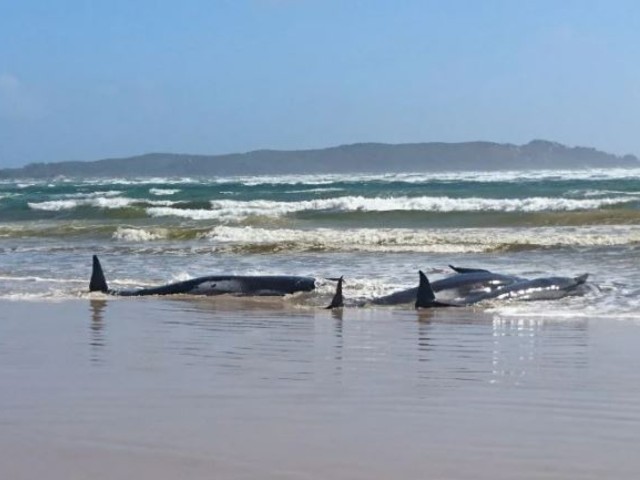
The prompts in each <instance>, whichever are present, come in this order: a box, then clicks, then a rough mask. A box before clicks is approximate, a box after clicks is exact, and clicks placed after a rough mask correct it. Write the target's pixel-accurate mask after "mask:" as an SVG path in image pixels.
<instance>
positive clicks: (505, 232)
mask: <svg viewBox="0 0 640 480" xmlns="http://www.w3.org/2000/svg"><path fill="white" fill-rule="evenodd" d="M204 237H205V238H207V239H210V240H214V241H216V242H219V243H222V244H225V243H226V244H233V245H243V244H249V245H273V246H276V247H277V248H279V249H281V250H283V251H285V250H298V251H299V250H310V249H311V250H336V251H355V252H431V253H480V252H488V251H494V250H496V249H499V248H501V247H505V246H506V247H509V246H530V247H551V246H553V247H562V246H591V247H594V246H611V245H626V244H629V243H639V242H640V230H638V229H637V228H636V227H634V226H618V227H612V226H602V227H600V226H598V227H583V228H580V229H579V230H577V229H575V228H572V227H541V228H523V229H517V230H514V229H509V228H468V229H467V228H465V229H430V230H415V229H405V228H391V229H380V228H357V229H346V230H342V229H340V230H339V229H331V228H318V229H313V230H294V229H268V228H255V227H229V226H217V227H215V228H213V229H212V230H210V231H209V232H208V233H207V234H206V235H205V236H204Z"/></svg>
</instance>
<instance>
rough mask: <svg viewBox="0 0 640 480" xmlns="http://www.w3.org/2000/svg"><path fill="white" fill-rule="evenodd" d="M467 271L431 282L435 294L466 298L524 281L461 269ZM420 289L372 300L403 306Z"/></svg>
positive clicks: (507, 276)
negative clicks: (473, 294)
mask: <svg viewBox="0 0 640 480" xmlns="http://www.w3.org/2000/svg"><path fill="white" fill-rule="evenodd" d="M460 270H463V271H464V270H466V272H463V273H457V274H454V275H450V276H448V277H445V278H442V279H440V280H436V281H435V282H431V283H430V286H431V289H432V290H433V291H434V292H442V291H444V290H449V291H450V292H447V293H448V294H449V296H453V297H465V296H467V295H470V294H472V293H480V292H482V293H485V292H490V291H494V290H496V289H499V288H502V287H504V286H506V285H511V284H513V283H518V282H521V281H523V280H524V279H523V278H521V277H516V276H513V275H502V274H500V273H494V272H490V271H488V270H480V269H460ZM418 288H419V287H412V288H407V289H405V290H400V291H398V292H393V293H391V294H389V295H385V296H383V297H377V298H374V299H373V300H371V303H372V304H373V305H401V304H404V303H412V302H414V301H415V300H416V295H417V294H418Z"/></svg>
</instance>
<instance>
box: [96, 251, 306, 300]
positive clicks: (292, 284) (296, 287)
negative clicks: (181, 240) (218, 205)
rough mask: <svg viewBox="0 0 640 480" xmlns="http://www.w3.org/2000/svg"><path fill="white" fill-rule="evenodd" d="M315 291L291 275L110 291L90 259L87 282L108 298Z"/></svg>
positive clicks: (215, 278) (227, 277) (303, 279)
mask: <svg viewBox="0 0 640 480" xmlns="http://www.w3.org/2000/svg"><path fill="white" fill-rule="evenodd" d="M315 287H316V279H315V278H313V277H298V276H292V275H271V276H269V275H210V276H206V277H198V278H193V279H191V280H185V281H182V282H175V283H169V284H166V285H161V286H158V287H150V288H136V289H127V290H113V289H111V288H109V287H108V285H107V280H106V279H105V276H104V273H103V271H102V266H101V265H100V260H98V257H97V256H96V255H94V256H93V271H92V273H91V280H90V281H89V291H90V292H96V291H97V292H103V293H108V294H109V295H119V296H124V297H139V296H145V295H174V294H180V293H182V294H187V295H222V294H225V293H227V294H231V295H242V296H249V295H252V296H282V295H287V294H290V293H296V292H310V291H312V290H314V289H315Z"/></svg>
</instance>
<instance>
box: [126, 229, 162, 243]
mask: <svg viewBox="0 0 640 480" xmlns="http://www.w3.org/2000/svg"><path fill="white" fill-rule="evenodd" d="M167 236H168V231H167V230H166V229H162V228H158V229H154V230H145V229H138V228H127V227H118V229H117V230H116V231H115V232H113V238H114V239H115V240H123V241H127V242H149V241H153V240H162V239H165V238H167Z"/></svg>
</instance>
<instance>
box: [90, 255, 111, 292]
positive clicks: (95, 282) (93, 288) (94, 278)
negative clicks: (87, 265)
mask: <svg viewBox="0 0 640 480" xmlns="http://www.w3.org/2000/svg"><path fill="white" fill-rule="evenodd" d="M108 290H109V287H108V286H107V279H106V278H104V273H103V271H102V265H100V260H98V256H97V255H94V256H93V269H92V271H91V280H89V291H90V292H103V293H106V292H107V291H108Z"/></svg>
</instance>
